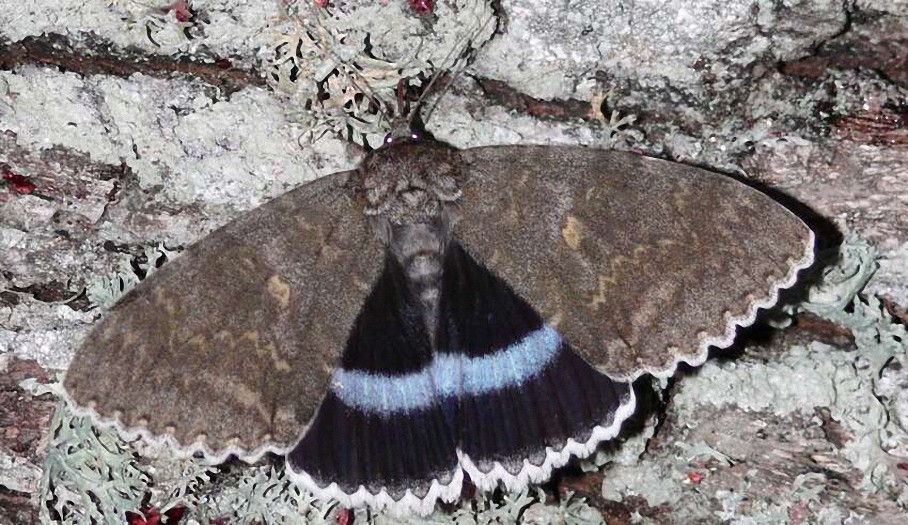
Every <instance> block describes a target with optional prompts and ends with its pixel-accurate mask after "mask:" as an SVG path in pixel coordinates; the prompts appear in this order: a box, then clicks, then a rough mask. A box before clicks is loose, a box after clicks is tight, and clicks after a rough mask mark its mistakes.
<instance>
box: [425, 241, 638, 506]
mask: <svg viewBox="0 0 908 525" xmlns="http://www.w3.org/2000/svg"><path fill="white" fill-rule="evenodd" d="M441 311H442V319H443V325H442V329H441V332H442V336H441V338H440V346H441V347H442V348H444V349H445V351H444V352H443V353H440V354H439V356H438V358H437V359H436V365H435V368H436V375H437V376H438V377H439V379H438V380H437V381H436V383H437V385H438V386H437V388H439V390H441V391H442V395H443V396H451V395H453V396H456V398H457V436H458V456H459V460H460V464H461V466H462V467H463V469H464V470H465V471H466V472H467V474H469V475H470V478H471V480H472V481H473V483H474V484H475V485H476V486H477V487H479V488H480V489H482V490H491V489H493V488H495V487H496V486H497V485H498V484H499V482H502V483H503V484H504V485H505V487H506V488H507V489H508V490H511V491H516V490H521V489H522V488H524V487H526V486H527V485H528V484H529V483H536V482H542V481H545V480H547V479H548V478H549V477H550V476H551V473H552V470H553V469H555V468H558V467H560V466H562V465H564V464H566V463H567V462H568V461H569V460H570V459H571V457H574V456H577V457H585V456H588V455H590V454H591V453H592V452H593V451H594V450H595V449H596V447H597V446H598V445H599V443H600V442H602V441H605V440H608V439H611V438H614V437H615V436H616V435H617V434H618V431H619V430H620V427H621V424H622V422H623V421H624V420H625V419H627V418H628V417H629V416H630V415H631V414H632V413H633V411H634V407H635V400H634V394H633V390H632V389H631V386H630V384H629V383H622V382H617V381H613V380H611V379H609V378H608V377H606V376H605V375H603V374H601V373H599V372H598V371H596V370H595V369H594V368H593V367H592V366H590V365H589V364H588V363H586V362H585V361H584V360H583V359H581V358H580V357H579V356H578V355H577V354H576V353H574V352H573V351H572V350H571V348H570V346H569V345H568V344H567V342H565V341H564V340H563V339H562V337H561V335H560V334H559V333H558V332H557V331H556V330H555V329H554V328H552V327H550V326H547V325H546V324H545V323H544V322H543V320H542V318H541V317H540V316H539V315H538V314H537V313H536V312H535V311H533V309H532V308H530V307H529V305H527V304H526V302H525V301H523V300H522V299H520V298H519V297H518V296H517V295H516V294H514V293H513V292H512V291H511V290H510V289H509V288H508V286H507V285H506V284H505V283H504V282H503V281H501V280H500V279H498V278H497V277H495V276H494V275H492V274H491V273H490V272H489V271H488V270H486V269H485V268H483V267H482V266H480V265H479V264H478V263H476V262H475V261H474V260H473V259H472V258H471V257H470V256H469V255H468V254H467V253H466V252H465V251H463V250H462V249H460V248H459V247H456V248H455V249H452V250H451V255H450V256H449V259H448V261H447V262H446V268H445V284H444V288H443V292H442V310H441ZM442 364H445V366H444V367H443V366H442ZM452 371H453V372H452ZM446 378H454V379H447V380H446Z"/></svg>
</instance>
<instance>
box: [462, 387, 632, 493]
mask: <svg viewBox="0 0 908 525" xmlns="http://www.w3.org/2000/svg"><path fill="white" fill-rule="evenodd" d="M636 408H637V399H636V397H635V396H634V388H633V386H630V396H629V397H628V398H627V400H626V401H625V402H624V403H622V404H621V405H620V406H619V407H618V410H616V411H615V416H614V418H613V419H612V423H611V424H610V425H608V426H599V425H597V426H596V427H594V428H593V432H592V434H590V437H589V439H587V440H586V441H583V442H581V441H576V440H575V439H573V438H568V440H567V441H566V442H565V444H564V446H563V447H562V448H561V450H554V449H552V447H546V450H545V460H543V462H542V464H541V465H538V466H537V465H533V464H532V463H530V462H529V460H528V459H524V460H523V467H522V468H521V469H520V472H518V473H516V474H511V473H510V472H508V471H507V470H506V469H505V468H504V466H503V465H502V464H501V463H499V462H497V461H496V462H494V463H493V467H492V470H490V471H489V472H482V471H481V470H479V468H478V467H477V466H476V464H475V463H473V461H472V460H471V459H470V456H468V455H467V454H466V453H464V452H463V451H462V450H459V449H458V451H457V456H458V457H459V458H460V466H461V467H462V468H463V469H464V470H465V471H466V472H467V474H469V475H470V479H471V480H472V481H473V484H474V485H476V487H477V488H479V489H480V490H483V491H489V490H492V489H494V488H495V487H497V486H498V482H499V481H501V482H503V483H504V486H505V488H507V490H508V491H509V492H519V491H521V490H523V489H524V488H526V487H527V486H528V485H529V484H530V483H540V482H543V481H547V480H548V479H549V478H550V477H551V475H552V471H553V470H554V469H556V468H559V467H562V466H564V465H566V464H567V462H568V461H570V460H571V457H573V456H576V457H578V458H581V459H582V458H585V457H587V456H589V455H590V454H592V453H593V452H594V451H595V450H596V447H598V446H599V444H600V443H602V442H603V441H608V440H609V439H613V438H615V437H616V436H617V435H618V432H619V431H620V430H621V425H622V424H623V423H624V422H625V421H626V420H627V418H629V417H630V416H631V415H632V414H633V413H634V410H636Z"/></svg>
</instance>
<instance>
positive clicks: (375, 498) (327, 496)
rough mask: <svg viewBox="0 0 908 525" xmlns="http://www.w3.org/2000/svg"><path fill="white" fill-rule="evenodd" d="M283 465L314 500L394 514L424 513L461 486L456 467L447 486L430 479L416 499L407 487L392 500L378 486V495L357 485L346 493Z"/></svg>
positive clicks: (447, 499) (455, 494)
mask: <svg viewBox="0 0 908 525" xmlns="http://www.w3.org/2000/svg"><path fill="white" fill-rule="evenodd" d="M286 468H287V474H288V475H289V477H290V479H291V480H292V481H293V482H294V483H297V484H298V485H300V486H301V487H303V488H304V489H306V490H308V491H310V492H312V494H314V495H315V497H316V498H318V499H321V500H337V501H338V502H339V503H340V504H341V505H342V506H344V507H362V506H368V507H370V508H372V509H375V510H387V511H388V512H389V513H391V514H393V515H395V516H405V515H408V514H418V515H420V516H427V515H429V514H431V513H432V511H434V510H435V503H436V502H437V501H438V500H439V499H440V500H442V501H444V502H448V503H450V502H452V501H455V500H457V499H458V498H460V491H461V489H462V487H463V470H462V469H461V468H459V467H457V468H456V469H455V470H454V472H453V474H452V477H451V482H450V483H448V484H447V485H443V484H442V483H440V482H439V481H438V480H437V479H433V480H432V484H431V486H430V487H429V491H428V492H426V495H425V496H423V497H421V498H420V497H419V496H417V495H416V494H413V492H412V491H411V490H410V489H407V491H406V492H405V493H404V495H403V496H402V497H401V498H400V499H394V498H393V497H392V496H391V495H390V494H388V491H387V490H386V489H385V488H382V489H381V490H380V491H379V492H378V494H373V493H371V492H369V490H368V489H367V488H366V487H364V486H362V485H360V486H359V488H358V489H357V490H356V491H355V492H353V493H352V494H348V493H346V492H344V491H343V490H342V489H341V488H340V487H339V486H338V485H337V483H334V482H332V483H331V484H330V485H328V486H326V487H321V486H319V484H318V483H316V482H315V480H314V479H312V476H310V475H309V474H307V473H306V472H303V471H300V472H296V471H295V470H293V467H292V466H291V465H290V462H289V461H287V463H286Z"/></svg>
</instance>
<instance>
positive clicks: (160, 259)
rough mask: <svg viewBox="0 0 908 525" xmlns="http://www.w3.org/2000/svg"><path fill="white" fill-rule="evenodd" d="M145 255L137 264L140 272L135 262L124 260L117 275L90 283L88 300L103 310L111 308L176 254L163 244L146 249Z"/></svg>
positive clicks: (87, 288)
mask: <svg viewBox="0 0 908 525" xmlns="http://www.w3.org/2000/svg"><path fill="white" fill-rule="evenodd" d="M143 255H144V257H142V258H140V259H138V260H137V261H136V263H135V264H136V267H137V269H138V272H137V271H136V268H133V266H132V265H133V261H131V260H128V259H124V260H123V261H121V262H120V269H119V271H118V272H117V273H115V274H113V275H109V276H101V277H99V278H97V279H95V280H94V281H92V282H91V283H89V284H88V286H87V287H86V290H85V293H86V296H87V297H88V300H89V301H91V302H92V304H96V305H98V306H100V307H101V308H104V309H107V308H110V307H111V306H113V304H114V303H116V302H117V301H119V300H120V298H121V297H123V296H124V295H126V292H128V291H130V290H132V289H133V288H135V286H136V285H137V284H139V282H140V281H142V279H144V278H145V277H147V276H149V275H151V274H152V273H154V271H155V270H157V269H158V268H159V267H160V266H161V265H162V264H163V263H164V262H165V261H167V260H170V259H172V258H173V257H174V256H175V255H176V252H173V251H170V250H168V249H167V248H166V247H164V245H163V244H157V245H155V246H149V247H147V248H145V252H144V254H143Z"/></svg>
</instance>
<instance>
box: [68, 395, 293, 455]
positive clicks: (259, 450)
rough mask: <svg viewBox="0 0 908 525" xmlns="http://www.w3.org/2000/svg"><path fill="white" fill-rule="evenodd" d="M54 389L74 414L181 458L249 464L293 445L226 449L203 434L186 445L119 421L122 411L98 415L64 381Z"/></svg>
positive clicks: (281, 451)
mask: <svg viewBox="0 0 908 525" xmlns="http://www.w3.org/2000/svg"><path fill="white" fill-rule="evenodd" d="M54 391H55V393H56V394H57V395H59V396H60V397H61V398H63V400H64V401H65V402H66V405H67V406H68V408H69V410H70V411H72V413H73V414H75V415H76V416H80V417H89V418H91V421H92V423H93V424H94V425H95V426H96V427H98V428H115V429H116V430H117V432H118V433H119V434H120V437H122V438H123V439H125V440H127V441H133V440H137V439H140V440H142V441H143V442H145V443H148V444H150V445H152V446H155V447H162V448H163V447H166V448H168V449H171V450H173V453H174V455H175V456H176V457H179V458H188V457H191V456H193V455H194V454H195V453H196V452H201V453H202V454H204V455H205V461H206V462H207V463H209V464H211V465H217V464H219V463H223V462H224V461H227V458H228V457H230V456H236V457H238V458H239V459H241V460H242V461H245V462H246V463H255V462H256V461H258V460H260V459H262V456H264V455H265V454H267V453H269V452H272V453H274V454H278V455H282V456H283V455H284V454H286V453H288V452H290V450H292V448H293V446H292V445H281V444H279V443H272V442H268V443H264V444H262V445H259V446H258V447H256V448H254V449H252V450H248V449H245V448H243V447H240V446H239V445H236V444H228V445H227V446H226V447H223V448H219V449H212V448H211V447H209V446H208V445H207V444H206V443H205V440H204V436H200V437H199V438H197V439H195V440H194V441H193V442H192V443H190V444H188V445H183V444H181V443H180V442H179V441H178V440H177V439H176V438H175V437H174V436H172V435H171V434H167V433H164V434H152V433H151V432H149V430H148V429H147V428H144V427H142V426H127V425H124V424H123V422H122V421H120V418H119V414H115V415H114V416H113V417H104V416H102V415H100V414H98V412H97V411H95V409H94V408H92V407H90V406H82V405H79V404H78V403H76V401H75V400H74V399H73V398H72V397H70V395H69V392H67V391H66V389H65V388H63V385H62V383H61V384H60V385H57V386H56V388H54Z"/></svg>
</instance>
